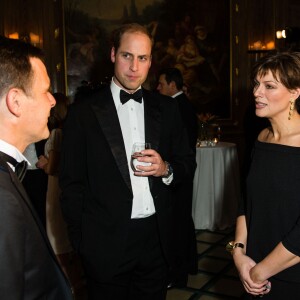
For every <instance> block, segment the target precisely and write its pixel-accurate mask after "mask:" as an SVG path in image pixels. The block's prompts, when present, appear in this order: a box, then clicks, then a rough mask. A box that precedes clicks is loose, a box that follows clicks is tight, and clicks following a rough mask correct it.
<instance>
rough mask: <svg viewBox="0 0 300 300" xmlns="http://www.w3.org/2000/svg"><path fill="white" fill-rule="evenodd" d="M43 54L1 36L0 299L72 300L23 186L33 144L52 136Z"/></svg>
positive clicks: (66, 283) (48, 84)
mask: <svg viewBox="0 0 300 300" xmlns="http://www.w3.org/2000/svg"><path fill="white" fill-rule="evenodd" d="M42 59H43V54H42V52H41V50H40V49H38V48H36V47H34V46H32V45H30V44H27V43H24V42H21V41H19V40H12V39H7V38H4V37H0V69H1V73H0V201H1V209H0V232H1V239H0V255H1V258H2V259H1V261H0V277H1V283H0V294H1V298H3V299H7V300H10V299H11V300H14V299H49V300H57V299H62V300H71V299H72V298H73V297H72V291H71V288H70V285H69V283H68V281H67V279H66V277H65V276H64V273H63V272H62V270H61V269H60V266H59V264H58V262H57V260H56V257H55V255H54V253H53V250H52V248H51V245H50V243H49V241H48V238H47V235H46V232H45V229H44V227H43V225H42V223H41V221H40V220H39V217H38V215H37V212H36V211H35V209H34V207H33V205H32V203H31V201H30V199H29V197H28V195H27V194H26V191H25V189H24V187H23V185H22V183H21V182H20V181H21V179H22V177H23V176H24V172H25V171H26V164H27V163H28V161H27V160H26V158H25V157H24V155H23V154H22V152H23V151H24V150H25V148H26V147H27V146H28V145H29V144H33V143H35V142H37V141H39V140H42V139H46V138H48V136H49V130H48V126H47V122H48V117H49V114H50V109H51V107H53V106H54V105H55V100H54V98H53V97H52V95H51V94H50V93H49V87H50V80H49V77H48V74H47V71H46V67H45V65H44V63H43V61H42Z"/></svg>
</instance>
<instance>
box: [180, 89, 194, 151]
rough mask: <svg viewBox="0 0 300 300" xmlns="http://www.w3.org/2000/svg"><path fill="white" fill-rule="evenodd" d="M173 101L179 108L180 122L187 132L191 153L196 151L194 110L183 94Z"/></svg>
mask: <svg viewBox="0 0 300 300" xmlns="http://www.w3.org/2000/svg"><path fill="white" fill-rule="evenodd" d="M175 99H176V101H177V103H178V106H179V111H180V114H181V118H182V122H183V124H184V126H185V127H186V130H187V134H188V138H189V143H190V147H191V148H192V149H193V151H196V144H197V138H198V119H197V114H196V110H195V108H194V106H193V105H192V103H191V102H190V101H189V99H188V98H187V96H186V95H185V94H184V93H182V94H180V95H178V96H177V97H175Z"/></svg>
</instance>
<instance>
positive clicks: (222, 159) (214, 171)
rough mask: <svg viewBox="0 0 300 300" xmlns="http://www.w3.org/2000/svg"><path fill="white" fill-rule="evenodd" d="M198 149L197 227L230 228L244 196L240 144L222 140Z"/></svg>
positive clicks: (193, 210)
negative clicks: (241, 180)
mask: <svg viewBox="0 0 300 300" xmlns="http://www.w3.org/2000/svg"><path fill="white" fill-rule="evenodd" d="M196 150H197V151H196V161H197V169H196V172H195V177H194V187H193V206H192V216H193V219H194V223H195V228H196V229H209V230H215V229H225V228H228V227H230V226H232V225H234V224H235V221H236V214H237V207H238V201H239V199H240V197H241V195H240V177H239V164H238V156H237V150H236V145H235V144H232V143H225V142H219V143H218V144H217V145H216V146H213V147H210V146H206V147H199V148H197V149H196Z"/></svg>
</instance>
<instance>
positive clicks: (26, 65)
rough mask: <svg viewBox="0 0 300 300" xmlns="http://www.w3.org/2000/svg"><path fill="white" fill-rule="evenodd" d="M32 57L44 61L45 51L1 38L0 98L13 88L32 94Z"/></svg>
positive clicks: (21, 42) (18, 41)
mask: <svg viewBox="0 0 300 300" xmlns="http://www.w3.org/2000/svg"><path fill="white" fill-rule="evenodd" d="M32 57H36V58H39V59H41V60H43V59H44V54H43V51H42V50H41V49H39V48H37V47H34V46H33V45H31V44H29V43H26V42H23V41H20V40H15V39H9V38H6V37H3V36H0V70H1V72H0V97H2V96H3V95H4V94H5V93H7V92H8V91H9V89H11V88H19V89H21V90H23V91H24V93H25V94H30V92H31V87H32V80H33V70H32V66H31V62H30V58H32Z"/></svg>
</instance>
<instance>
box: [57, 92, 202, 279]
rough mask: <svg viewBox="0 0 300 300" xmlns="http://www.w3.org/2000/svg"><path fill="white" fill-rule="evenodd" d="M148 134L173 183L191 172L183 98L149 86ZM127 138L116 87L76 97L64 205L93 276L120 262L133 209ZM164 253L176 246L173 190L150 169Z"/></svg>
mask: <svg viewBox="0 0 300 300" xmlns="http://www.w3.org/2000/svg"><path fill="white" fill-rule="evenodd" d="M143 101H144V113H145V140H146V141H147V142H149V143H151V146H152V148H154V149H156V150H157V151H158V153H160V155H161V157H162V159H163V160H166V161H168V162H170V163H171V165H172V167H173V170H174V180H173V182H172V185H176V183H178V182H180V181H182V180H183V178H185V177H189V176H190V177H191V176H193V173H194V170H195V167H196V163H195V159H194V156H193V154H192V152H191V151H190V149H189V146H188V141H187V136H186V133H185V131H184V128H183V125H182V122H181V118H180V114H179V110H178V105H177V104H176V102H175V101H173V100H172V99H170V98H169V97H165V96H161V95H159V94H156V93H151V92H149V91H147V90H143ZM129 172H132V171H131V170H129V168H128V163H127V158H126V152H125V146H124V142H123V137H122V132H121V128H120V124H119V119H118V115H117V111H116V108H115V104H114V101H113V97H112V94H111V91H110V87H106V88H104V89H103V90H101V91H98V92H96V93H95V94H94V95H89V97H88V99H82V100H80V102H77V103H76V102H75V103H74V104H73V105H71V107H70V109H69V112H68V116H67V119H66V122H65V124H64V134H63V146H62V161H61V176H60V183H61V188H62V209H63V212H64V215H65V219H66V221H67V223H68V225H69V234H70V239H71V241H72V243H73V246H74V248H75V249H76V250H77V251H78V252H79V254H80V255H81V256H82V258H83V263H84V265H85V269H86V271H87V272H88V274H89V276H91V277H92V278H94V279H100V280H105V279H107V278H111V276H113V275H114V272H115V270H116V268H117V266H118V264H119V259H120V258H121V255H122V252H123V249H124V243H125V239H126V235H127V231H128V226H129V222H130V217H131V209H132V199H133V194H132V188H131V181H130V174H129ZM149 186H150V190H151V193H152V196H153V199H154V205H155V209H156V215H157V220H158V228H159V234H160V239H161V243H162V247H163V250H164V252H165V255H166V257H167V258H168V257H169V253H170V249H169V246H170V243H169V237H170V230H171V228H170V227H171V226H170V225H171V223H170V218H171V213H172V197H171V193H170V190H171V189H172V186H167V185H165V184H164V183H163V182H162V178H156V177H149Z"/></svg>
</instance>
